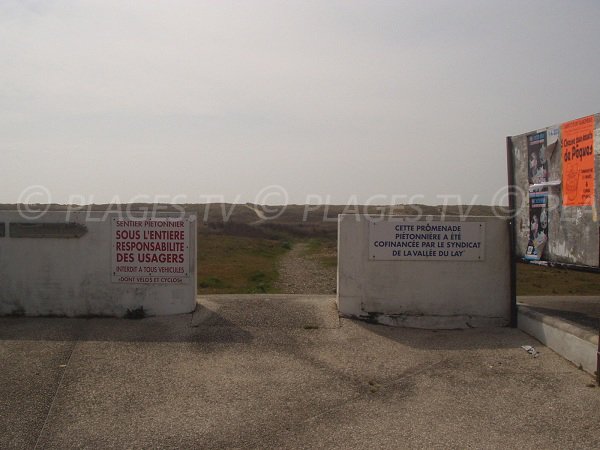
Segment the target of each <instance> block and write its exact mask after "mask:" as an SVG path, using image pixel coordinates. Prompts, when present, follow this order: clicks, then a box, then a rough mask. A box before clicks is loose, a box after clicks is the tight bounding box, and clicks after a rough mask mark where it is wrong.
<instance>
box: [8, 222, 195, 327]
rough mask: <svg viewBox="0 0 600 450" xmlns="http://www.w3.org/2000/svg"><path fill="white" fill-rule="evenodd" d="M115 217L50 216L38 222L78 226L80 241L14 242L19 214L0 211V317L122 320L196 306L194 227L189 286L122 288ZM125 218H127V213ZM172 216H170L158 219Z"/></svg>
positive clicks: (64, 239)
mask: <svg viewBox="0 0 600 450" xmlns="http://www.w3.org/2000/svg"><path fill="white" fill-rule="evenodd" d="M115 214H117V213H109V214H105V213H102V212H94V213H89V212H84V211H81V212H71V213H66V212H47V213H45V214H44V215H43V216H42V217H40V218H39V219H35V220H33V221H32V222H35V223H61V222H62V223H64V222H65V221H67V222H70V223H79V224H83V225H85V226H86V227H87V229H88V232H87V233H86V234H85V235H83V236H82V237H80V238H16V237H12V238H11V237H10V236H9V224H10V223H11V222H15V223H24V222H27V221H26V220H24V219H23V217H21V216H20V214H19V213H18V212H6V211H0V222H4V223H5V224H6V234H7V235H6V236H5V237H0V314H25V315H31V316H37V315H58V316H87V315H102V316H124V315H125V314H126V312H127V310H128V309H130V310H134V309H137V308H139V307H143V308H144V311H145V312H146V314H148V315H166V314H180V313H187V312H190V311H193V310H194V308H195V306H196V272H197V271H196V222H195V218H194V217H193V216H191V217H190V216H186V217H189V219H190V232H189V234H190V238H189V239H190V241H189V247H190V249H189V266H190V267H189V273H190V277H189V279H188V280H186V283H185V284H177V285H174V284H170V285H169V284H123V283H113V282H112V281H111V251H112V248H111V240H112V234H111V223H112V220H111V218H112V217H114V215H115ZM123 214H125V213H123ZM160 217H168V214H164V215H160Z"/></svg>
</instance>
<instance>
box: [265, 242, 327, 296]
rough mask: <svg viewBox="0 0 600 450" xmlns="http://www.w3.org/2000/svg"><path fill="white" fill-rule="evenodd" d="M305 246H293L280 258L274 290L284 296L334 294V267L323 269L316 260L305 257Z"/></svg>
mask: <svg viewBox="0 0 600 450" xmlns="http://www.w3.org/2000/svg"><path fill="white" fill-rule="evenodd" d="M306 249H307V245H306V244H304V243H298V244H295V245H294V247H293V248H292V249H291V250H290V251H289V252H288V253H287V254H286V255H285V256H283V257H282V258H281V260H280V264H279V280H278V281H277V283H275V289H277V290H278V291H279V292H281V293H284V294H332V295H333V294H334V293H335V288H336V277H337V274H336V270H335V267H324V266H323V265H322V264H321V263H320V262H319V261H318V260H316V259H314V258H311V257H310V256H307V255H306Z"/></svg>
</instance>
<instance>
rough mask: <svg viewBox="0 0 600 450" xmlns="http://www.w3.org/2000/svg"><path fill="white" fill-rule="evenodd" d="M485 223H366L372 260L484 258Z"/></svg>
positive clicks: (412, 221) (401, 221)
mask: <svg viewBox="0 0 600 450" xmlns="http://www.w3.org/2000/svg"><path fill="white" fill-rule="evenodd" d="M484 243H485V222H446V221H419V220H410V219H408V220H404V219H398V220H394V219H392V220H387V221H382V222H371V223H370V224H369V259H370V260H371V261H393V260H401V261H402V260H404V261H407V260H408V261H427V260H429V261H483V259H484Z"/></svg>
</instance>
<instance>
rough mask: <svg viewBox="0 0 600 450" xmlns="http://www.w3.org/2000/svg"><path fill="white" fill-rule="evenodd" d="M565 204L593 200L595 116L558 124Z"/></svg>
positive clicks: (582, 203) (574, 204)
mask: <svg viewBox="0 0 600 450" xmlns="http://www.w3.org/2000/svg"><path fill="white" fill-rule="evenodd" d="M561 139H562V157H563V166H562V189H563V205H564V206H585V205H592V204H593V203H594V182H595V181H594V116H588V117H584V118H582V119H577V120H572V121H571V122H566V123H563V124H562V125H561Z"/></svg>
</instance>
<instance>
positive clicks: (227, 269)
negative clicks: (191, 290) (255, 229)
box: [198, 234, 287, 294]
mask: <svg viewBox="0 0 600 450" xmlns="http://www.w3.org/2000/svg"><path fill="white" fill-rule="evenodd" d="M286 247H287V246H286V245H285V242H282V241H279V240H271V239H262V238H256V237H245V236H226V235H221V234H201V235H199V236H198V293H199V294H233V293H263V292H273V287H272V286H273V283H274V282H275V280H277V277H278V273H277V262H278V260H279V258H280V257H281V256H282V255H283V254H284V253H285V252H286V251H287V248H286Z"/></svg>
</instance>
